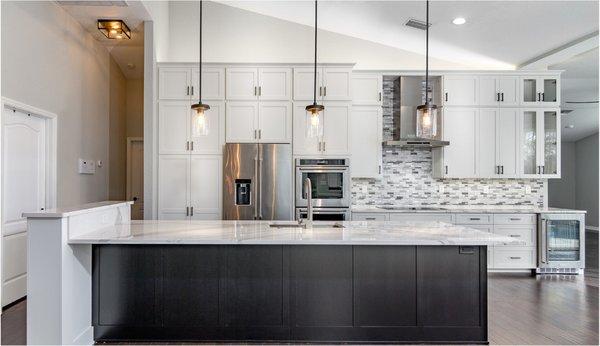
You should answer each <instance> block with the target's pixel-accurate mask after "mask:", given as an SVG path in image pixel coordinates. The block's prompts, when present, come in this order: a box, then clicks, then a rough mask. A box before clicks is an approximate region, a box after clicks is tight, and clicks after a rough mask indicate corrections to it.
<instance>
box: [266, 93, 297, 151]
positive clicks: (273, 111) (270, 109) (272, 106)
mask: <svg viewBox="0 0 600 346" xmlns="http://www.w3.org/2000/svg"><path fill="white" fill-rule="evenodd" d="M258 131H259V132H258V141H259V142H261V143H291V141H292V103H291V102H285V101H283V102H281V101H269V102H259V105H258Z"/></svg>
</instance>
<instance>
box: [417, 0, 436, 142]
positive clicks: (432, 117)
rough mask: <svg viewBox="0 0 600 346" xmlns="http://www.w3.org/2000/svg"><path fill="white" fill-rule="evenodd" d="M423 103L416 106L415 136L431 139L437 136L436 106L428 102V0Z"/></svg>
mask: <svg viewBox="0 0 600 346" xmlns="http://www.w3.org/2000/svg"><path fill="white" fill-rule="evenodd" d="M425 8H426V12H427V14H426V18H427V20H426V23H425V24H426V26H425V104H423V105H420V106H418V107H417V137H418V138H427V139H433V138H435V137H436V136H437V111H438V110H437V106H436V105H434V104H432V103H430V102H429V0H427V2H426V4H425Z"/></svg>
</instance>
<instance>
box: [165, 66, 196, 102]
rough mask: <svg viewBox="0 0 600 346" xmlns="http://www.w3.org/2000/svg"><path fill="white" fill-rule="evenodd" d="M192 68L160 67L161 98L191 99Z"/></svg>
mask: <svg viewBox="0 0 600 346" xmlns="http://www.w3.org/2000/svg"><path fill="white" fill-rule="evenodd" d="M190 79H191V77H190V69H189V68H180V67H161V68H159V69H158V98H159V99H161V100H189V99H190V92H191V90H190V89H191V88H190Z"/></svg>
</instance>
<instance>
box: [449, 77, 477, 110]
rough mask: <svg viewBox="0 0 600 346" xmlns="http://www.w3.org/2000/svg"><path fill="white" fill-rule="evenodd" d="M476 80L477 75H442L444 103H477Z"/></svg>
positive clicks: (462, 104) (457, 104)
mask: <svg viewBox="0 0 600 346" xmlns="http://www.w3.org/2000/svg"><path fill="white" fill-rule="evenodd" d="M478 81H479V78H478V77H477V76H444V95H443V96H444V105H446V106H476V105H478V104H479V98H478Z"/></svg>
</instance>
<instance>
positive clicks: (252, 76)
mask: <svg viewBox="0 0 600 346" xmlns="http://www.w3.org/2000/svg"><path fill="white" fill-rule="evenodd" d="M226 76H227V77H226V82H225V87H226V92H225V95H226V97H227V100H256V99H257V98H258V69H257V68H253V67H231V68H227V71H226Z"/></svg>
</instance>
